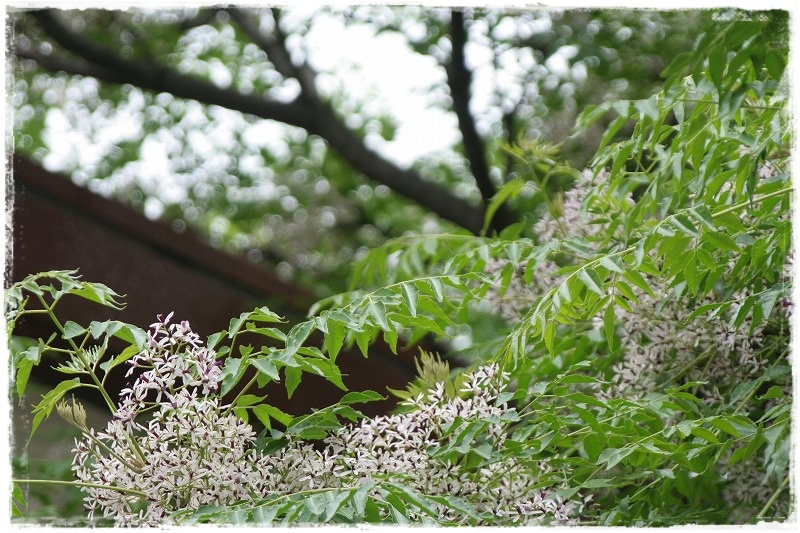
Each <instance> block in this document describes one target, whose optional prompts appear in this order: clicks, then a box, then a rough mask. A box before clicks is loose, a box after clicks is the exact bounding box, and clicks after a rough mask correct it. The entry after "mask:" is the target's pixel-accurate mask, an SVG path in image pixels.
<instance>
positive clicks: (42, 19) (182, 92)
mask: <svg viewBox="0 0 800 533" xmlns="http://www.w3.org/2000/svg"><path fill="white" fill-rule="evenodd" d="M34 16H35V17H36V19H37V21H39V24H40V25H41V27H42V29H44V30H45V32H47V34H48V35H49V36H50V37H52V38H53V40H55V41H56V42H57V43H58V44H59V45H61V46H62V47H63V48H64V49H65V50H67V51H69V52H72V53H73V54H75V55H77V56H78V57H80V58H82V59H84V60H86V61H88V62H90V63H93V64H95V65H98V66H100V67H102V70H101V71H99V72H98V74H99V75H98V79H101V80H104V81H110V82H112V83H130V84H132V85H136V86H139V87H141V88H143V89H149V90H152V91H156V92H168V93H171V94H174V95H175V96H179V97H181V98H190V99H192V100H198V101H200V102H205V103H207V104H213V105H218V106H221V107H227V108H229V109H235V110H238V111H242V112H244V113H250V114H253V115H256V116H258V117H261V118H267V119H272V120H277V121H279V122H284V123H286V124H290V125H292V126H299V127H301V128H305V127H307V126H308V124H309V122H310V120H311V118H312V115H313V113H311V111H310V110H309V109H308V108H307V107H305V106H303V105H302V104H300V103H299V102H297V101H294V102H288V103H286V102H277V101H274V100H269V99H266V98H263V97H260V96H256V95H246V94H241V93H239V92H237V91H235V90H233V89H223V88H220V87H217V86H216V85H213V84H211V83H209V82H204V81H201V80H198V79H197V78H195V77H193V76H190V75H187V74H181V73H179V72H176V71H175V70H173V69H171V68H169V67H167V66H165V65H161V64H159V63H157V62H156V61H155V60H148V61H142V60H136V59H127V58H124V57H122V56H120V55H119V54H117V53H116V52H113V51H111V50H110V49H108V48H103V47H101V46H98V45H97V44H96V43H94V42H93V41H90V40H88V39H86V38H84V37H82V36H80V35H78V34H75V33H73V32H71V31H70V30H68V29H67V28H65V27H64V26H63V25H62V24H61V23H60V22H59V21H58V20H57V19H56V17H55V16H54V15H53V13H52V12H51V11H37V12H35V14H34ZM43 66H44V65H43ZM64 69H65V68H62V70H64Z"/></svg>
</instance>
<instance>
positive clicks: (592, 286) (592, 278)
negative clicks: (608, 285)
mask: <svg viewBox="0 0 800 533" xmlns="http://www.w3.org/2000/svg"><path fill="white" fill-rule="evenodd" d="M578 278H580V280H581V281H582V282H583V283H584V285H586V287H587V288H588V289H589V290H591V291H592V292H594V293H597V294H598V295H600V296H605V295H606V293H605V291H603V287H602V285H603V282H602V281H601V280H600V276H599V275H598V274H597V272H596V271H595V270H594V269H591V268H589V269H581V270H579V271H578Z"/></svg>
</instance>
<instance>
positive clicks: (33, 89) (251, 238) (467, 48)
mask: <svg viewBox="0 0 800 533" xmlns="http://www.w3.org/2000/svg"><path fill="white" fill-rule="evenodd" d="M706 16H707V15H704V14H702V13H701V12H698V11H682V12H681V11H673V12H663V13H660V12H655V11H625V10H613V11H552V10H550V11H547V10H529V11H514V12H509V11H499V10H465V11H450V10H442V9H430V8H421V7H402V8H389V7H379V6H362V7H355V8H349V9H335V10H332V9H327V10H317V11H314V12H310V13H308V14H303V13H300V12H297V11H293V10H292V9H287V10H285V11H284V10H279V9H274V8H273V9H259V10H252V9H244V8H242V9H240V8H232V7H225V8H222V7H213V8H199V9H198V8H193V9H182V10H152V9H150V10H142V9H131V10H128V11H113V10H99V9H97V10H75V11H64V10H35V11H24V10H23V11H16V12H13V13H12V17H11V20H12V25H13V38H12V40H11V41H12V57H13V58H14V64H13V74H14V81H13V85H12V86H11V87H10V89H11V90H10V97H11V101H12V105H13V109H14V133H15V137H14V147H15V150H17V151H19V152H20V153H24V154H27V155H29V156H31V157H32V158H33V159H34V160H38V161H42V162H43V163H44V164H45V165H46V166H47V167H48V168H49V169H51V170H57V171H62V172H65V173H68V174H70V175H71V176H72V179H73V180H75V181H76V182H78V183H81V184H85V185H86V186H87V187H89V188H90V189H92V190H94V191H96V192H98V193H101V194H105V195H108V196H116V197H118V198H120V199H123V200H125V201H127V202H129V203H131V204H132V205H134V206H135V207H137V208H140V209H143V210H144V212H145V213H146V214H148V215H149V216H151V217H164V218H166V219H169V220H171V221H172V223H173V226H174V228H175V229H176V230H178V231H181V230H183V229H185V228H187V227H189V228H192V229H194V230H196V231H199V232H200V233H202V234H204V235H206V236H207V237H208V239H209V240H210V242H211V243H212V244H214V245H216V246H220V247H225V248H227V249H230V250H232V251H238V252H241V253H246V254H248V257H250V258H252V259H253V260H256V261H258V260H267V261H269V262H271V263H273V264H276V265H278V268H279V272H282V273H284V274H286V275H287V276H292V275H295V276H296V277H298V278H299V279H301V280H302V281H305V282H306V283H308V284H310V285H314V286H315V287H316V288H317V289H318V292H319V293H320V294H326V293H329V292H330V291H332V290H339V289H341V288H342V286H343V280H344V278H345V276H344V275H337V274H342V270H343V269H344V268H346V266H347V265H348V264H349V263H350V262H351V261H352V260H353V259H354V258H357V257H359V256H360V255H363V253H365V251H366V250H367V249H368V248H369V247H372V246H374V245H377V244H380V243H381V242H383V241H385V239H386V238H389V237H395V236H398V235H401V234H403V233H405V232H420V231H423V232H425V231H440V230H450V229H453V228H454V227H461V228H463V229H464V230H466V231H468V232H471V233H478V232H480V231H482V229H484V226H485V224H484V223H485V219H486V216H485V215H486V207H487V205H488V204H489V201H490V199H491V198H492V197H493V196H494V194H495V192H496V191H497V189H498V188H499V187H500V186H501V185H502V184H503V183H505V182H506V181H507V180H508V179H510V178H512V177H517V176H519V175H520V171H524V173H525V174H526V175H527V173H529V171H530V169H528V168H525V169H519V168H517V167H516V166H515V163H514V158H511V157H509V156H508V154H507V150H504V149H503V147H504V145H512V144H514V143H517V142H523V141H524V140H526V139H536V140H538V141H541V142H546V143H548V144H558V143H564V144H563V151H564V153H565V155H566V156H567V157H568V158H569V159H570V160H571V161H572V163H573V164H575V165H582V164H583V163H584V162H585V160H586V159H587V158H588V156H589V155H590V154H591V153H593V151H594V148H595V147H596V146H597V140H598V136H599V133H600V132H602V131H604V126H605V125H606V124H607V122H605V123H603V122H602V121H601V122H599V123H598V124H597V129H596V132H597V135H594V136H593V134H592V130H590V132H589V133H588V134H584V135H583V136H582V137H580V138H570V137H569V134H570V132H571V128H572V125H573V124H574V118H575V116H576V115H577V114H578V112H579V111H580V110H582V109H583V108H584V107H585V106H586V105H588V104H592V103H598V102H601V101H604V100H607V99H609V98H637V97H644V96H647V95H648V94H650V92H651V91H652V88H653V87H654V86H656V85H657V84H658V83H659V81H660V72H661V70H662V68H663V67H664V66H665V64H666V63H667V62H668V61H669V59H670V58H672V57H674V56H675V55H677V54H678V53H680V52H682V51H684V50H687V49H689V47H690V46H691V41H692V39H693V37H692V35H693V29H694V28H696V27H698V25H699V24H700V22H701V21H702V20H703V19H704V17H706ZM323 23H328V24H331V23H334V24H338V26H339V27H342V28H345V29H343V30H342V31H349V30H352V29H353V28H359V29H361V30H366V31H367V32H368V33H369V34H370V35H372V36H374V38H375V39H377V38H378V36H379V34H382V33H389V34H398V35H399V36H401V37H402V38H403V39H404V40H405V42H406V43H407V46H408V48H410V49H411V50H413V51H414V52H416V53H417V54H419V55H421V56H423V57H424V58H425V59H426V61H428V62H429V63H430V64H433V65H435V67H434V70H433V71H434V72H437V73H438V75H437V76H435V77H434V78H432V79H430V80H420V83H421V84H428V85H427V87H426V88H425V91H426V96H427V98H428V99H429V101H430V102H431V105H432V106H434V107H438V108H440V109H441V110H442V111H443V112H445V113H446V114H445V115H443V116H445V117H449V118H450V119H451V120H452V123H453V124H454V127H455V128H457V131H458V133H459V134H460V141H459V142H457V143H455V145H454V146H452V147H451V148H450V149H449V150H443V151H439V152H436V153H432V154H428V155H426V156H424V157H420V158H419V160H417V161H414V162H413V163H412V164H410V165H404V164H402V163H400V162H397V161H396V158H393V157H392V155H391V153H390V151H389V149H388V148H387V146H388V143H389V142H390V141H391V140H392V138H393V136H394V134H395V132H396V130H397V127H398V124H400V123H401V122H403V121H410V120H413V117H410V116H398V114H397V111H392V110H391V102H386V101H385V100H384V99H383V97H382V95H380V94H374V91H370V90H369V88H366V89H365V90H358V91H356V90H354V89H355V88H354V87H351V86H347V84H346V83H345V82H343V81H342V80H343V78H342V77H341V76H340V75H341V74H342V72H343V71H344V70H346V69H345V68H344V67H342V68H340V69H338V70H337V69H334V70H330V69H328V70H325V69H323V68H321V67H320V66H319V65H318V64H317V62H316V60H315V55H314V52H313V50H312V49H311V48H310V46H309V45H308V36H309V35H310V33H311V32H313V31H314V28H315V27H316V26H317V25H320V24H323ZM375 42H377V41H375ZM364 53H365V54H366V53H380V52H376V50H365V51H364ZM410 55H411V56H413V54H410ZM413 57H416V56H413ZM396 60H398V58H394V57H391V56H387V57H386V58H385V61H386V65H387V68H392V66H391V65H392V64H393V62H394V61H396ZM353 62H354V63H355V64H357V63H358V58H353ZM361 89H363V88H361ZM609 120H610V119H609ZM64 132H66V135H65V134H64ZM457 137H458V136H455V138H457ZM154 162H155V164H154ZM534 203H535V202H534ZM520 205H523V206H525V204H524V203H522V204H520ZM534 207H535V206H534ZM528 212H529V211H528V210H527V208H525V209H520V208H519V206H518V207H517V209H516V212H514V211H512V209H511V208H509V207H507V206H501V207H500V208H499V209H498V210H497V211H496V213H494V216H493V217H492V219H491V222H490V224H489V225H488V226H487V227H486V228H485V229H488V230H489V231H499V230H502V229H503V228H505V227H507V226H509V225H510V224H513V223H514V222H516V221H518V220H519V219H520V218H521V217H522V216H523V213H528Z"/></svg>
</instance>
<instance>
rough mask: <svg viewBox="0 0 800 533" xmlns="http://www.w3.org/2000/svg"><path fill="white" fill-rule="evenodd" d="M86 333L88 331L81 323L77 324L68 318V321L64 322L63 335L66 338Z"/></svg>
mask: <svg viewBox="0 0 800 533" xmlns="http://www.w3.org/2000/svg"><path fill="white" fill-rule="evenodd" d="M84 333H86V328H84V327H83V326H81V325H80V324H76V323H75V322H73V321H72V320H67V321H66V323H64V335H63V337H64V338H65V339H72V338H75V337H77V336H79V335H83V334H84Z"/></svg>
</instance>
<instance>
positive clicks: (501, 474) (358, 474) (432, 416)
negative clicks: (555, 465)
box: [325, 364, 577, 525]
mask: <svg viewBox="0 0 800 533" xmlns="http://www.w3.org/2000/svg"><path fill="white" fill-rule="evenodd" d="M507 384H508V375H507V374H505V373H501V372H500V371H499V368H498V366H497V365H496V364H493V365H489V366H484V367H481V368H479V369H477V370H476V371H475V372H473V373H472V374H469V375H468V376H467V379H466V382H465V384H464V387H463V389H462V391H461V392H462V393H465V395H466V397H465V398H461V397H456V398H455V399H448V398H447V395H446V394H445V388H444V385H443V384H441V383H439V384H437V386H436V387H435V388H434V389H432V390H429V391H427V392H426V393H424V394H421V395H419V396H417V397H416V398H413V399H410V400H408V403H409V404H411V405H412V406H413V407H415V408H416V409H415V410H414V411H412V412H410V413H405V414H399V415H392V416H381V417H377V418H373V419H367V420H363V421H362V422H361V423H360V424H359V425H357V426H355V427H347V428H343V429H342V430H340V431H338V432H337V433H336V434H335V435H333V436H331V437H329V438H328V439H327V443H328V447H327V449H326V450H325V460H326V469H327V470H328V471H331V472H333V475H334V476H335V477H336V478H339V479H340V482H341V483H342V484H343V485H347V486H352V485H353V484H356V483H359V482H360V480H364V479H383V478H388V479H395V480H398V479H399V480H402V482H403V483H404V484H405V485H406V486H408V487H410V488H412V489H414V490H416V491H417V492H419V493H422V494H427V495H442V496H445V495H451V496H456V497H458V498H461V499H462V500H464V501H466V502H468V503H470V504H471V505H472V506H473V507H474V508H475V509H476V510H477V511H479V512H490V513H492V514H494V515H495V516H497V517H499V518H501V519H505V520H509V521H511V522H515V523H520V524H526V525H536V524H558V525H570V524H574V523H576V520H577V519H576V518H575V517H574V516H573V513H574V511H575V510H576V509H575V506H574V505H573V504H572V503H564V502H562V501H560V500H559V499H558V498H557V497H555V496H553V497H548V496H546V494H544V493H543V492H541V490H537V489H536V488H535V487H536V486H537V481H538V474H539V473H541V471H542V470H540V471H539V472H532V471H530V470H528V469H524V468H520V467H519V466H518V465H517V464H516V463H515V461H513V460H512V459H503V460H498V461H496V462H488V463H487V464H485V465H483V466H481V467H480V468H478V469H470V468H465V467H464V465H462V464H460V463H459V461H458V460H455V459H453V458H444V457H437V453H436V452H437V451H441V450H442V449H445V448H446V446H447V445H448V444H453V442H454V440H456V435H458V434H459V430H465V429H467V427H468V426H469V424H471V423H477V424H480V423H485V424H486V427H485V428H483V431H480V432H479V435H481V437H480V438H479V439H475V441H473V442H472V443H470V447H479V446H481V445H484V446H486V448H487V449H486V450H485V452H484V453H485V454H487V455H489V454H491V452H498V451H500V450H502V448H503V443H504V442H505V438H506V436H505V430H506V423H505V422H504V421H503V418H504V416H505V415H508V414H509V413H511V412H513V411H514V409H513V408H511V407H508V406H506V405H504V404H503V400H502V398H501V397H500V395H501V393H502V392H503V391H504V390H505V387H506V385H507ZM438 511H439V512H440V513H441V516H442V517H443V518H447V519H454V518H455V513H453V512H452V511H451V510H450V509H449V508H447V507H446V506H443V505H439V506H438Z"/></svg>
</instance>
